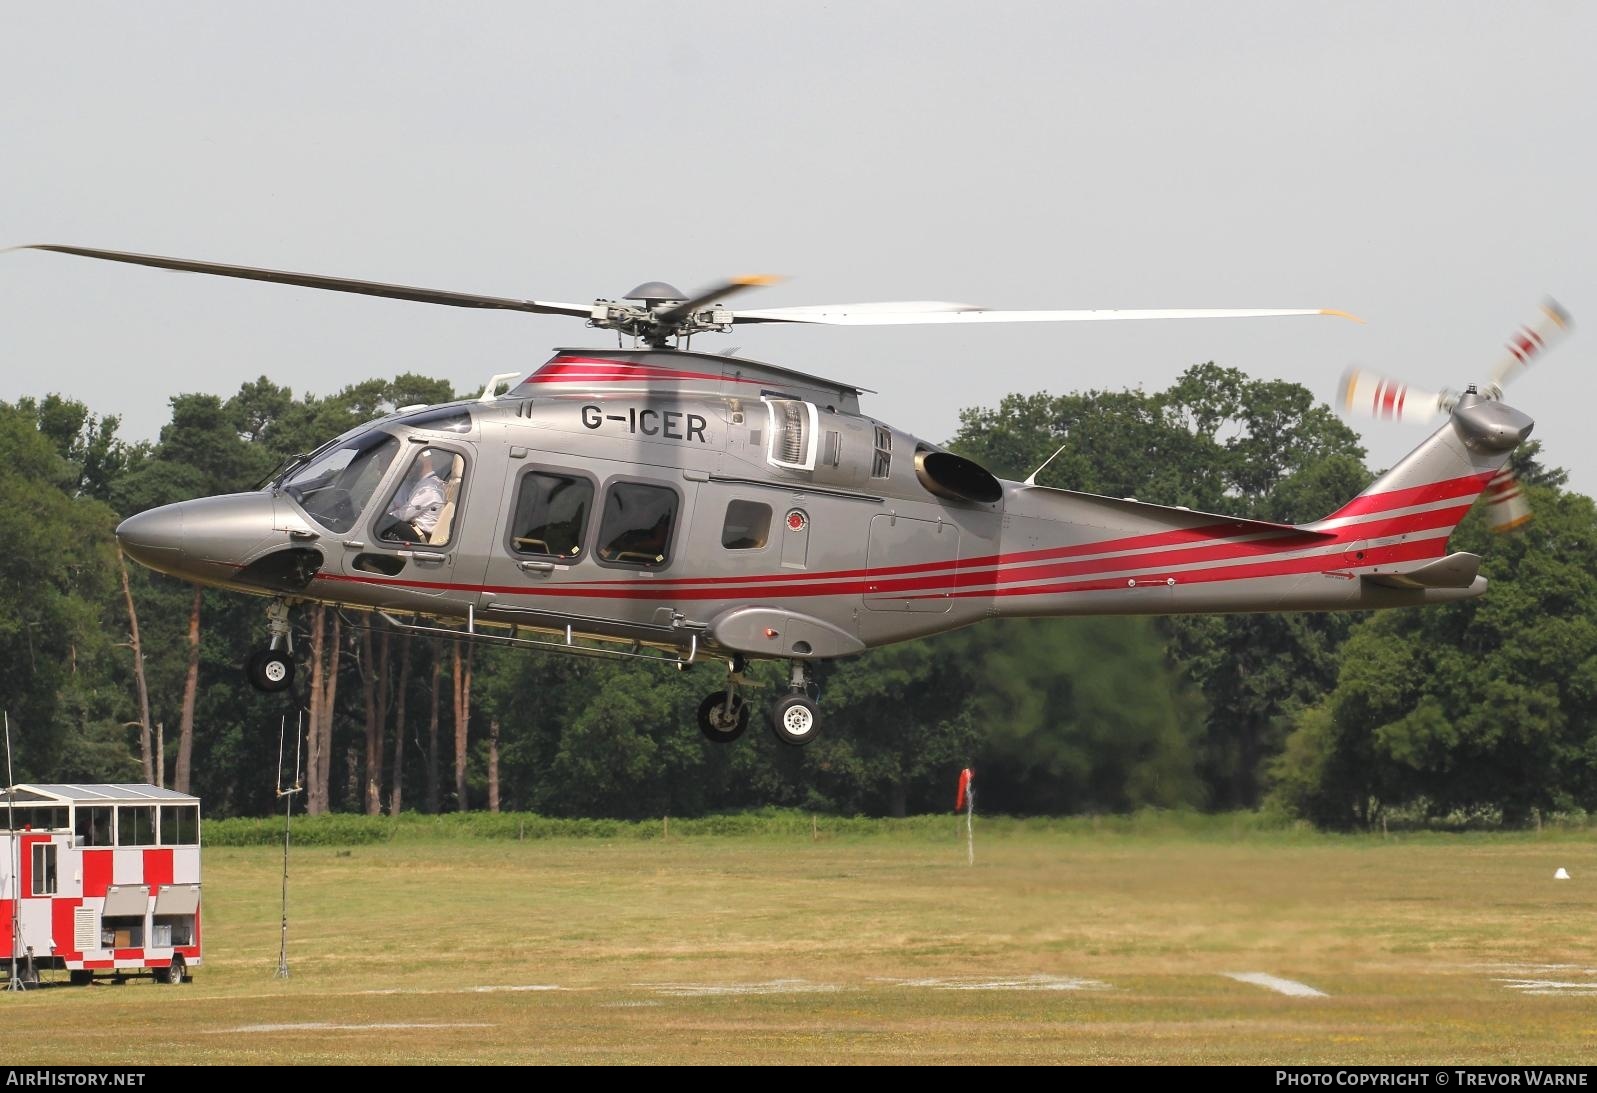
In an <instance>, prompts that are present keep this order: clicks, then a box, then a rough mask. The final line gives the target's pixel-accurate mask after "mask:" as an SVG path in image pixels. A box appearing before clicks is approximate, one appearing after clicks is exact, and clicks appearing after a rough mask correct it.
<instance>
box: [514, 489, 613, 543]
mask: <svg viewBox="0 0 1597 1093" xmlns="http://www.w3.org/2000/svg"><path fill="white" fill-rule="evenodd" d="M592 508H593V483H592V482H590V481H589V480H588V479H586V478H582V477H579V476H577V475H574V474H557V473H555V472H553V471H529V472H528V473H527V474H524V475H522V477H521V485H520V486H518V487H517V489H516V513H515V517H514V519H513V520H512V522H511V525H510V548H511V549H512V550H514V551H515V552H516V553H517V554H540V555H543V556H545V557H551V558H575V557H576V556H577V555H579V554H581V553H582V540H583V537H584V534H585V533H586V532H587V530H588V513H589V511H590V510H592Z"/></svg>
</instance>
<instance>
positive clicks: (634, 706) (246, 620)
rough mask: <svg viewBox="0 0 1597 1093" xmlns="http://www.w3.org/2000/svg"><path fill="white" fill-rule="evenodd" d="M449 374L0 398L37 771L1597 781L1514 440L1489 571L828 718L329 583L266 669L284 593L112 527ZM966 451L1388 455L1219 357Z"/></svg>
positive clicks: (766, 793)
mask: <svg viewBox="0 0 1597 1093" xmlns="http://www.w3.org/2000/svg"><path fill="white" fill-rule="evenodd" d="M453 397H455V395H454V393H453V392H452V391H451V389H450V386H449V384H447V383H446V382H444V381H440V380H435V379H429V378H426V377H422V376H416V375H402V376H398V377H396V378H394V379H392V380H370V381H367V382H365V383H360V384H355V385H351V386H349V387H347V388H345V389H343V390H342V391H339V392H338V393H336V394H334V395H331V396H325V397H319V396H315V395H309V394H305V395H300V396H295V395H294V393H293V392H291V391H290V390H288V389H287V388H284V387H281V386H278V385H276V384H274V383H272V382H271V381H270V380H268V379H265V378H262V379H259V380H256V381H254V382H252V383H246V384H244V385H243V386H242V387H241V388H240V389H239V390H238V392H237V393H236V394H234V395H233V396H231V397H229V398H226V399H223V398H220V397H217V396H214V395H205V394H185V395H177V396H175V397H173V398H172V400H171V408H172V409H171V416H170V420H169V421H168V423H167V424H166V426H165V427H164V428H163V429H162V430H161V433H160V436H159V439H158V440H156V441H154V442H130V441H127V440H124V439H123V438H121V437H120V436H119V435H118V432H119V427H120V422H119V421H118V419H117V418H116V417H115V416H114V415H97V414H96V413H95V412H94V411H93V410H92V408H90V407H88V406H86V405H84V404H82V403H79V402H76V401H73V400H70V399H64V398H60V397H57V396H50V397H47V398H44V399H37V400H35V399H20V400H18V401H16V402H15V403H4V402H0V528H3V530H4V531H5V532H7V535H6V539H5V541H6V542H7V544H8V549H7V550H6V551H4V552H0V597H3V602H0V656H3V657H4V658H5V661H4V663H5V664H6V666H7V670H6V671H4V672H0V705H3V707H4V708H5V709H6V710H7V711H8V713H9V715H10V719H11V723H12V736H13V742H14V744H15V748H16V755H15V762H16V777H17V780H18V781H30V780H33V781H128V780H147V781H151V782H157V783H160V784H164V785H170V786H172V787H174V788H176V789H179V790H183V791H186V792H193V793H197V794H199V795H201V796H202V797H203V798H204V799H205V801H206V808H207V812H208V813H209V814H210V815H212V816H224V815H260V814H264V813H266V812H269V811H271V810H272V808H273V807H274V803H275V796H274V792H275V787H276V783H277V777H278V776H277V773H276V770H277V766H278V753H279V739H280V729H281V728H283V727H285V726H286V738H287V741H288V743H287V746H286V750H287V751H288V753H289V755H290V759H289V760H288V763H287V765H289V766H292V754H293V751H294V740H295V737H296V733H300V732H302V733H303V741H304V743H303V748H304V751H303V754H302V765H303V767H304V779H305V787H306V790H307V795H306V798H305V801H306V806H307V807H308V808H309V810H310V811H312V812H318V813H321V812H330V811H350V812H366V813H370V814H377V813H394V812H399V811H402V810H414V811H427V812H439V811H450V810H464V809H491V810H499V809H502V808H503V809H512V808H514V809H517V810H529V811H537V812H541V813H545V814H548V815H553V816H596V817H618V818H637V817H645V816H659V815H666V814H669V815H676V816H688V815H699V814H704V813H707V812H712V811H717V810H725V809H734V808H743V807H752V806H759V805H773V804H774V805H789V806H798V807H804V808H810V809H816V810H825V811H832V812H840V813H851V814H872V815H904V814H906V813H909V812H924V811H935V810H940V809H945V808H948V807H950V806H951V804H952V792H953V784H954V777H955V775H956V774H957V773H958V771H959V770H960V769H961V768H962V767H965V766H974V767H976V768H977V770H978V775H979V777H978V785H979V787H980V793H981V802H982V807H983V808H984V809H989V810H994V811H1005V812H1016V813H1031V814H1042V813H1051V814H1067V813H1084V812H1110V811H1122V810H1128V809H1134V808H1139V807H1145V806H1157V807H1196V808H1206V809H1214V810H1222V809H1237V808H1260V807H1272V808H1280V809H1284V810H1286V811H1288V812H1290V813H1292V814H1295V815H1298V816H1302V817H1305V818H1308V819H1310V820H1313V821H1314V822H1316V823H1318V824H1321V825H1324V826H1329V827H1350V826H1358V825H1368V824H1372V823H1377V822H1379V821H1380V820H1381V819H1382V818H1383V817H1385V816H1387V815H1390V814H1392V813H1398V814H1401V815H1405V816H1411V817H1416V818H1421V819H1424V818H1435V817H1447V816H1460V815H1467V816H1470V817H1475V818H1484V819H1488V820H1496V821H1500V822H1504V823H1508V824H1514V823H1522V822H1527V821H1528V820H1529V818H1531V817H1533V816H1535V815H1538V814H1541V813H1546V812H1555V811H1568V810H1575V809H1580V810H1589V809H1592V808H1593V807H1597V732H1594V728H1597V720H1594V718H1597V623H1594V622H1593V619H1594V618H1597V613H1594V608H1597V513H1594V510H1593V506H1592V502H1591V500H1590V499H1589V498H1586V497H1584V496H1581V495H1579V494H1576V493H1573V492H1570V491H1568V490H1566V489H1565V488H1564V487H1565V478H1564V475H1563V474H1562V472H1559V471H1557V470H1555V469H1552V468H1548V467H1546V466H1543V465H1542V463H1541V462H1540V461H1539V453H1538V450H1537V449H1536V447H1535V446H1534V445H1529V446H1526V448H1525V449H1524V450H1522V451H1521V452H1520V453H1517V454H1516V457H1515V463H1516V466H1517V469H1518V471H1519V473H1520V477H1521V479H1522V481H1524V482H1525V484H1526V488H1527V492H1528V493H1529V495H1530V497H1531V500H1532V502H1533V504H1534V505H1535V510H1536V519H1535V520H1534V521H1533V522H1532V523H1531V524H1530V525H1529V526H1528V527H1526V528H1525V529H1523V530H1522V531H1521V532H1519V533H1517V534H1515V535H1512V536H1507V537H1497V536H1492V535H1490V534H1489V533H1488V532H1487V531H1486V529H1485V526H1484V521H1483V520H1482V519H1481V518H1480V517H1479V514H1471V516H1470V517H1469V518H1468V519H1466V521H1465V522H1464V524H1463V525H1462V526H1461V527H1460V528H1459V530H1458V532H1457V533H1456V534H1455V537H1454V540H1453V546H1454V548H1455V549H1462V550H1471V551H1474V552H1476V553H1479V554H1481V555H1482V556H1483V557H1484V558H1485V559H1486V561H1485V563H1484V565H1483V568H1482V572H1483V573H1484V574H1485V575H1486V576H1487V577H1488V578H1489V579H1490V580H1491V582H1492V590H1491V592H1490V593H1489V594H1488V595H1487V596H1486V597H1485V598H1484V599H1479V600H1470V601H1465V602H1463V603H1459V604H1454V605H1449V606H1446V607H1435V608H1426V609H1418V610H1405V611H1394V612H1384V613H1379V614H1358V613H1349V614H1330V613H1321V614H1295V615H1231V616H1175V617H1170V618H1160V619H1119V618H1086V619H1062V620H1010V621H1001V622H990V623H985V624H983V625H980V626H976V627H972V628H969V629H966V630H962V631H958V632H955V633H952V634H945V635H942V636H939V637H936V638H931V639H926V640H922V641H916V642H910V643H906V644H902V645H897V646H891V647H888V648H885V649H879V650H874V651H872V652H870V653H867V654H865V655H863V656H860V657H855V658H849V659H846V660H842V661H838V662H834V663H831V664H827V665H823V666H821V668H820V670H819V673H818V679H819V683H820V685H821V688H822V691H823V696H822V699H823V703H824V706H825V709H826V711H827V729H826V733H825V734H824V735H823V736H822V737H821V738H820V739H818V740H817V741H815V742H814V743H812V744H811V745H809V746H808V747H806V748H804V749H790V748H786V747H783V746H782V745H779V744H778V743H776V742H775V741H774V740H772V739H771V738H770V737H769V736H768V735H766V734H763V733H756V732H751V733H749V734H748V735H747V736H745V737H744V738H743V740H741V741H739V742H738V743H737V744H735V745H732V746H730V747H726V746H718V745H714V744H711V743H709V742H707V741H705V740H703V739H702V738H701V736H700V735H699V733H698V731H697V729H696V728H695V727H694V723H693V710H694V707H695V705H696V703H697V701H698V699H699V698H701V697H702V695H703V693H705V692H706V691H708V690H711V689H713V688H714V686H715V685H716V683H718V680H714V679H710V678H709V674H713V671H714V669H713V667H712V668H709V669H699V670H697V671H688V672H680V673H679V672H666V671H662V670H661V669H660V668H659V667H657V666H652V665H644V664H634V663H610V662H593V661H586V660H570V659H566V658H560V657H552V656H540V655H535V654H534V655H529V654H526V653H522V652H517V651H514V650H506V649H473V648H471V647H462V646H459V645H456V644H454V643H449V642H445V641H441V640H438V639H432V638H415V637H409V636H405V635H402V634H400V633H398V632H396V631H393V630H391V629H388V628H385V627H383V626H382V625H380V624H379V623H377V622H376V621H375V620H374V617H373V616H369V615H365V614H362V613H358V612H340V611H337V610H334V609H331V608H324V607H316V606H311V607H307V608H304V609H301V610H299V611H297V612H296V617H295V623H294V625H295V643H296V646H297V647H298V648H299V649H300V650H301V656H302V658H303V660H304V663H303V664H302V665H301V669H300V673H299V678H298V680H297V681H296V685H295V689H294V691H293V692H291V693H290V694H288V695H263V694H260V693H257V692H255V691H254V690H253V689H251V688H250V687H249V686H248V685H247V684H246V683H245V682H244V680H243V677H242V673H241V671H240V664H241V661H242V659H243V657H244V656H245V655H246V654H247V653H248V652H249V651H250V650H253V649H255V648H257V647H259V645H260V644H261V642H262V634H263V633H264V619H263V615H262V605H263V603H264V601H262V600H259V599H255V598H251V597H244V596H237V595H233V594H228V593H220V592H216V591H209V590H201V589H198V588H195V587H193V586H189V585H186V584H183V583H182V582H179V581H176V580H173V579H171V578H167V577H163V576H160V575H158V574H154V573H151V572H149V571H147V570H145V569H143V568H142V567H139V566H136V565H135V566H130V565H128V564H126V562H125V561H124V560H123V559H121V558H120V557H119V555H118V552H117V550H116V546H115V539H114V537H113V535H112V529H113V528H114V527H115V525H116V522H117V521H118V520H119V519H120V518H122V517H125V516H127V515H130V514H132V513H135V512H140V511H143V510H144V509H147V508H151V507H154V506H156V505H161V504H167V503H170V502H173V501H178V500H184V499H188V498H191V497H198V496H204V495H208V494H215V493H226V492H233V491H237V490H242V489H248V488H251V487H252V486H253V485H254V484H256V483H257V482H259V481H260V480H261V479H263V478H264V477H266V476H267V475H268V474H269V473H270V472H271V470H272V469H273V468H274V467H275V466H277V465H278V464H279V463H280V462H281V461H282V460H283V459H284V458H286V457H289V456H292V455H296V454H299V453H303V452H308V451H310V450H312V449H313V448H315V447H316V446H317V445H319V444H320V443H322V442H323V441H325V440H327V439H329V438H331V437H333V436H335V435H337V434H339V433H341V432H344V431H346V430H347V429H350V428H352V427H354V426H356V425H358V424H360V423H362V422H364V421H367V420H370V419H372V418H374V417H377V416H380V415H381V414H383V413H385V412H388V411H390V410H392V409H394V408H395V407H398V406H405V405H414V404H418V403H435V402H442V401H447V400H449V399H451V398H453ZM1416 439H1418V437H1416ZM949 446H950V447H951V448H953V449H954V450H956V451H959V452H960V453H962V454H964V455H967V456H969V457H971V458H973V459H976V460H977V461H978V462H981V463H982V464H984V465H985V466H987V467H989V468H990V469H991V470H993V471H994V472H995V473H997V474H999V475H1001V476H1004V477H1011V478H1021V477H1024V476H1025V475H1026V474H1027V473H1028V472H1030V471H1031V470H1032V469H1033V468H1035V467H1036V466H1038V465H1039V464H1041V463H1042V462H1043V461H1044V460H1045V459H1047V457H1048V456H1050V455H1052V454H1053V453H1054V452H1055V451H1056V450H1058V451H1059V452H1060V454H1059V455H1058V456H1057V458H1055V459H1054V460H1053V461H1052V462H1051V463H1049V465H1048V467H1047V469H1046V470H1045V471H1044V472H1043V474H1042V476H1041V478H1040V481H1041V482H1043V483H1044V484H1047V485H1056V486H1062V487H1065V488H1070V489H1077V490H1085V491H1088V492H1094V493H1104V494H1109V495H1112V496H1135V497H1138V498H1140V499H1142V500H1145V501H1153V502H1158V503H1161V504H1170V505H1186V506H1188V507H1190V508H1194V509H1199V510H1202V511H1211V512H1224V513H1228V514H1235V515H1239V516H1248V517H1254V518H1258V519H1266V520H1276V521H1289V522H1302V521H1307V520H1312V519H1316V518H1318V517H1321V516H1324V515H1325V514H1327V513H1329V512H1331V511H1332V510H1333V509H1335V508H1336V507H1337V506H1338V505H1339V504H1341V503H1342V502H1343V501H1345V500H1347V499H1348V498H1349V497H1351V496H1352V495H1354V494H1355V493H1357V492H1358V491H1359V490H1361V489H1362V488H1363V487H1364V486H1365V485H1366V484H1367V483H1368V482H1369V480H1370V478H1371V475H1370V473H1369V470H1368V468H1367V467H1366V466H1365V463H1364V458H1365V453H1364V451H1363V449H1362V447H1361V446H1360V445H1359V443H1358V438H1357V436H1356V434H1355V433H1354V432H1353V431H1352V430H1351V429H1349V428H1348V427H1347V426H1346V425H1344V424H1343V423H1342V422H1341V421H1340V420H1338V419H1337V418H1336V416H1335V415H1334V414H1333V413H1332V412H1331V411H1330V410H1329V409H1328V408H1327V407H1325V406H1324V405H1322V404H1319V403H1317V402H1316V401H1315V399H1314V398H1313V396H1312V394H1311V393H1310V392H1309V391H1308V390H1307V389H1305V388H1303V387H1301V386H1298V385H1295V384H1289V383H1285V382H1281V381H1266V380H1257V379H1253V378H1250V377H1248V376H1245V375H1243V374H1242V373H1240V372H1238V371H1236V370H1234V369H1227V368H1222V367H1219V366H1216V365H1214V364H1205V365H1200V366H1196V367H1194V368H1192V369H1189V370H1188V371H1187V372H1186V373H1185V374H1183V375H1182V376H1181V377H1180V378H1179V379H1178V380H1177V381H1176V382H1175V383H1174V384H1173V385H1172V386H1171V387H1169V388H1168V389H1166V390H1163V391H1156V392H1146V391H1142V390H1135V391H1097V390H1094V391H1085V392H1077V393H1070V394H1065V395H1050V394H1032V395H1011V396H1009V397H1007V398H1005V399H1003V400H1002V401H1001V402H1000V403H999V404H998V405H997V406H993V407H979V408H973V409H970V410H968V411H966V412H965V413H964V414H963V415H962V417H961V427H960V429H959V431H958V433H957V435H956V436H955V437H953V438H952V440H951V441H950V445H949ZM770 667H771V668H775V667H776V666H770ZM759 671H765V669H764V668H761V669H759ZM777 676H778V673H777V672H776V671H770V672H769V673H768V674H766V675H764V676H763V677H762V678H763V679H764V680H765V682H766V683H767V684H768V685H769V686H775V685H777V683H778V682H779V681H778V679H777ZM767 693H769V692H767ZM288 774H289V775H290V776H291V774H292V771H289V772H288Z"/></svg>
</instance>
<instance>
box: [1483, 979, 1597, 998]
mask: <svg viewBox="0 0 1597 1093" xmlns="http://www.w3.org/2000/svg"><path fill="white" fill-rule="evenodd" d="M1497 982H1499V983H1501V984H1503V985H1504V986H1506V987H1507V988H1508V989H1509V990H1511V991H1518V992H1519V993H1521V994H1576V995H1582V996H1585V997H1587V998H1597V980H1586V981H1585V982H1574V981H1570V980H1558V979H1499V980H1497Z"/></svg>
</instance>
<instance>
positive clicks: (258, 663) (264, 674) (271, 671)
mask: <svg viewBox="0 0 1597 1093" xmlns="http://www.w3.org/2000/svg"><path fill="white" fill-rule="evenodd" d="M244 672H245V674H246V675H248V676H249V678H250V683H251V684H252V685H253V686H254V687H255V689H256V690H257V691H265V692H266V693H267V694H275V693H277V692H278V691H286V690H288V688H289V685H290V684H292V683H293V682H294V662H293V661H292V660H290V659H289V656H288V654H287V653H285V652H283V651H282V650H281V649H257V650H256V651H255V652H253V653H251V654H250V659H249V663H248V664H246V665H245V666H244Z"/></svg>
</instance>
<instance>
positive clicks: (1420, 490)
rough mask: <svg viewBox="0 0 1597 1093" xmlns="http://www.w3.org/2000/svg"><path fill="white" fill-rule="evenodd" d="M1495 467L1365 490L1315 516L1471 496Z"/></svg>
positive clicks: (1337, 515) (1355, 513)
mask: <svg viewBox="0 0 1597 1093" xmlns="http://www.w3.org/2000/svg"><path fill="white" fill-rule="evenodd" d="M1496 473H1497V472H1496V471H1482V472H1481V473H1479V474H1467V475H1464V476H1463V477H1462V478H1449V479H1447V480H1446V481H1444V482H1427V483H1426V484H1425V485H1423V486H1409V487H1407V488H1405V489H1401V490H1388V491H1387V492H1385V493H1364V494H1360V495H1359V496H1357V497H1355V498H1353V500H1351V501H1349V502H1348V503H1347V504H1345V505H1343V506H1342V507H1341V508H1339V509H1337V510H1336V511H1335V512H1333V513H1332V514H1331V515H1329V516H1327V517H1326V518H1325V519H1324V520H1316V521H1315V522H1314V524H1310V525H1308V526H1309V527H1314V526H1316V525H1317V524H1323V523H1326V522H1328V521H1331V520H1341V519H1345V518H1347V517H1349V516H1364V515H1366V514H1368V513H1372V512H1386V511H1388V510H1390V509H1406V508H1411V507H1412V506H1414V505H1428V504H1430V503H1431V502H1433V501H1447V500H1450V499H1452V498H1454V497H1471V498H1473V497H1474V496H1475V495H1476V494H1478V493H1480V492H1481V490H1483V489H1485V488H1486V483H1488V482H1490V481H1491V480H1492V476H1493V475H1494V474H1496ZM1328 530H1331V531H1336V532H1339V533H1340V532H1341V531H1343V530H1345V529H1342V528H1331V529H1328Z"/></svg>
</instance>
